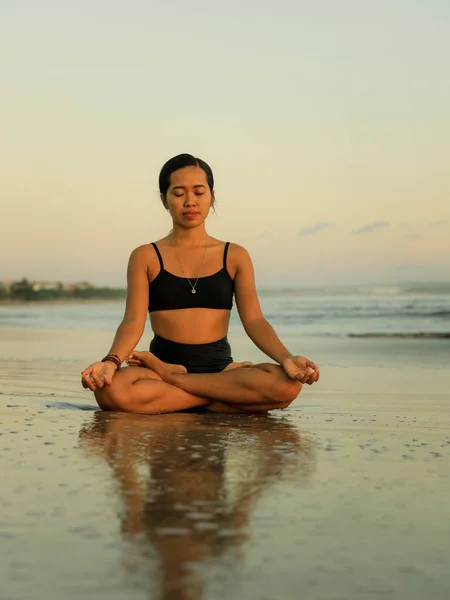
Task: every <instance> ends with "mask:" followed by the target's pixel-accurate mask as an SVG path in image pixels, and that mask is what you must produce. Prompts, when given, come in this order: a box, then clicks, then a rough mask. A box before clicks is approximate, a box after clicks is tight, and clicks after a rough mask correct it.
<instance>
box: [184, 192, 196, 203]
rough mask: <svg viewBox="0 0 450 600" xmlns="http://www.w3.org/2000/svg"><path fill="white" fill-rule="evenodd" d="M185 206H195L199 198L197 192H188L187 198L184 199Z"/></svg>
mask: <svg viewBox="0 0 450 600" xmlns="http://www.w3.org/2000/svg"><path fill="white" fill-rule="evenodd" d="M184 204H185V206H195V205H196V204H197V199H196V197H195V194H194V193H192V192H186V199H185V201H184Z"/></svg>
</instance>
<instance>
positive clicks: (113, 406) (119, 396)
mask: <svg viewBox="0 0 450 600" xmlns="http://www.w3.org/2000/svg"><path fill="white" fill-rule="evenodd" d="M94 396H95V399H96V400H97V404H98V405H99V407H100V408H101V409H102V410H114V411H118V412H128V411H129V410H130V408H129V406H127V401H126V397H125V394H124V393H123V390H121V386H120V385H117V384H116V385H115V382H114V381H113V383H112V384H111V385H108V386H105V387H102V388H98V389H96V390H95V391H94ZM128 404H129V403H128Z"/></svg>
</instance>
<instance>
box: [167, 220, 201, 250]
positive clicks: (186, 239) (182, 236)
mask: <svg viewBox="0 0 450 600" xmlns="http://www.w3.org/2000/svg"><path fill="white" fill-rule="evenodd" d="M169 237H170V239H171V240H172V243H173V245H174V246H186V247H188V246H203V245H204V244H205V241H206V239H207V237H208V234H207V233H206V229H205V225H204V224H203V223H202V225H199V226H198V227H194V228H193V229H184V228H181V227H177V226H174V228H173V231H172V233H171V234H170V236H169Z"/></svg>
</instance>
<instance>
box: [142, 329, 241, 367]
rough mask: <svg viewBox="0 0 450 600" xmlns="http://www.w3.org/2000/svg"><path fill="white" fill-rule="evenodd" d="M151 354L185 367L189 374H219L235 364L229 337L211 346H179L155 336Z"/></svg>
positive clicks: (151, 344)
mask: <svg viewBox="0 0 450 600" xmlns="http://www.w3.org/2000/svg"><path fill="white" fill-rule="evenodd" d="M150 352H152V353H153V354H154V355H155V356H157V357H158V358H159V359H160V360H163V361H164V362H167V363H171V364H173V365H183V366H184V367H186V369H187V370H188V373H218V372H219V371H223V370H224V369H225V367H227V366H228V365H229V364H230V363H232V362H233V358H232V356H231V347H230V344H229V342H228V338H227V337H224V338H222V339H221V340H217V341H216V342H210V343H209V344H179V343H178V342H171V341H170V340H166V339H164V338H162V337H160V336H159V335H156V334H155V337H154V338H153V339H152V341H151V342H150Z"/></svg>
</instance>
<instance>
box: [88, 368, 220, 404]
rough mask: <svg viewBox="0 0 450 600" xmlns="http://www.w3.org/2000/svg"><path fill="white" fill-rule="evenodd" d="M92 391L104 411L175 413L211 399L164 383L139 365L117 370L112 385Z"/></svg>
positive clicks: (153, 373) (206, 402)
mask: <svg viewBox="0 0 450 600" xmlns="http://www.w3.org/2000/svg"><path fill="white" fill-rule="evenodd" d="M94 394H95V399H96V400H97V403H98V405H99V406H100V408H101V409H103V410H114V411H119V412H133V413H140V414H146V415H154V414H158V413H168V412H176V411H180V410H185V409H187V408H193V407H196V406H205V405H207V404H209V402H210V401H209V400H208V399H207V398H202V397H200V396H197V395H194V394H190V393H188V392H185V391H183V390H182V389H180V388H176V387H174V386H173V385H170V384H168V383H165V382H164V381H162V379H161V377H160V376H159V375H157V374H156V373H155V372H153V371H151V370H149V369H145V368H142V367H125V368H123V369H120V371H118V372H117V373H116V374H115V375H114V378H113V382H112V385H110V386H105V387H103V388H99V389H97V390H95V392H94Z"/></svg>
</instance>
